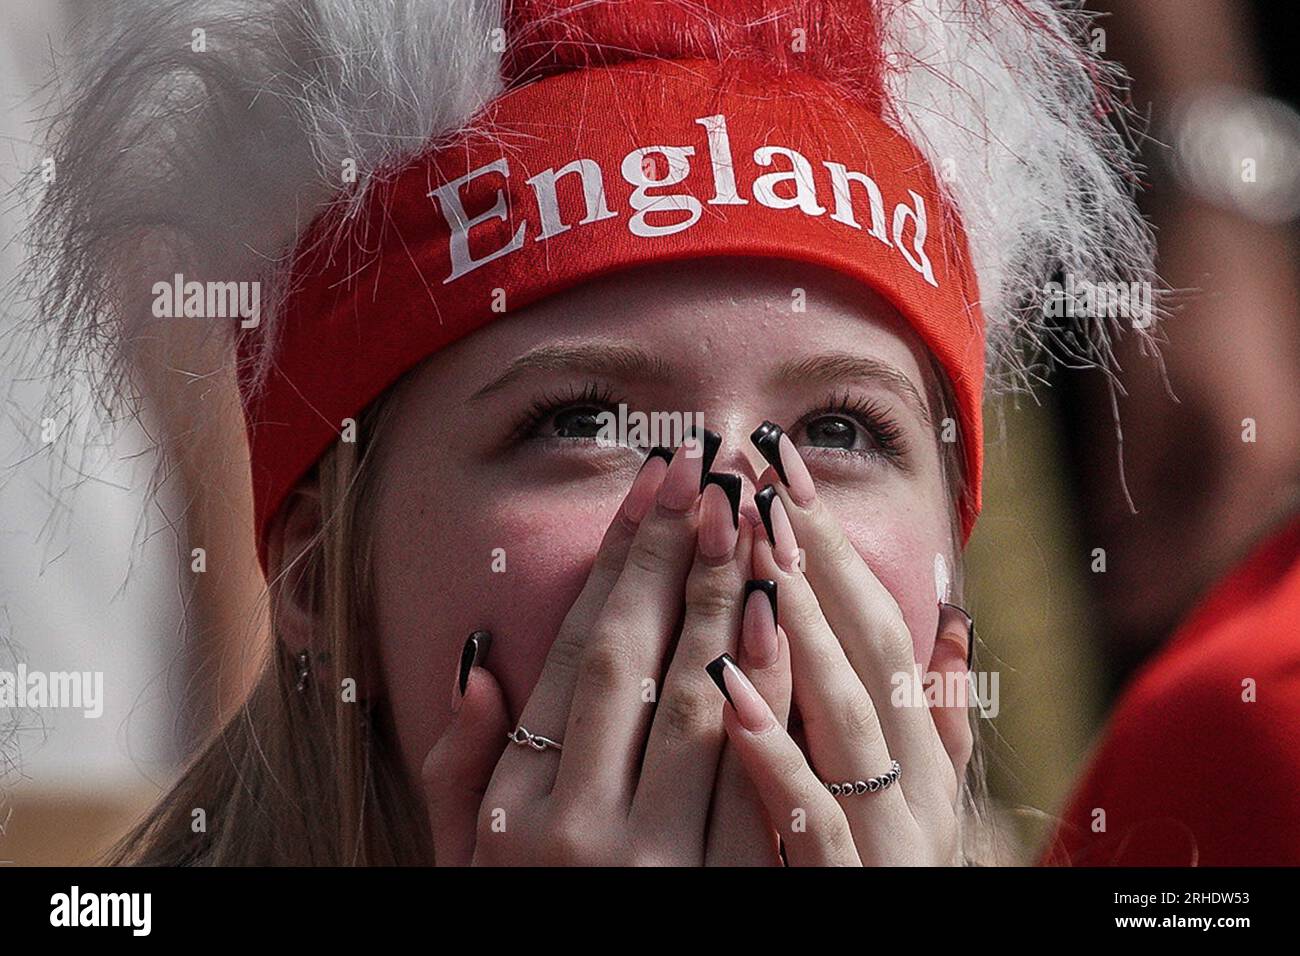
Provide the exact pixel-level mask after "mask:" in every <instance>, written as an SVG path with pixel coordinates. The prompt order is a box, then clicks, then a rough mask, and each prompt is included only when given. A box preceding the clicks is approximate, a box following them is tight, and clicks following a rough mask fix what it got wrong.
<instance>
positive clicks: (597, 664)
mask: <svg viewBox="0 0 1300 956" xmlns="http://www.w3.org/2000/svg"><path fill="white" fill-rule="evenodd" d="M633 673H634V668H633V663H632V655H631V652H630V650H629V648H628V647H627V645H626V644H624V643H623V642H622V641H621V640H620V639H618V638H616V637H613V636H612V635H609V634H608V633H601V634H599V635H595V640H594V641H593V642H592V644H591V645H590V646H589V647H587V648H586V651H585V653H583V655H582V660H581V663H580V664H579V668H578V682H579V683H580V684H582V685H584V686H586V687H590V688H592V689H593V690H595V691H597V692H612V691H615V690H618V689H620V688H623V687H625V686H626V685H627V682H628V680H629V679H630V675H632V674H633Z"/></svg>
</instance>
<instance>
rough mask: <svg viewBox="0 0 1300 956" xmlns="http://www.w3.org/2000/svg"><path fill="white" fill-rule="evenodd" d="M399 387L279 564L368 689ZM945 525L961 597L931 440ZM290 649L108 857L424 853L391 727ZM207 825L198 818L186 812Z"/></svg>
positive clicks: (318, 476)
mask: <svg viewBox="0 0 1300 956" xmlns="http://www.w3.org/2000/svg"><path fill="white" fill-rule="evenodd" d="M928 371H929V374H927V375H926V376H925V378H926V380H927V381H926V391H927V392H929V393H930V401H931V404H932V406H933V407H934V408H935V409H936V411H937V414H936V415H935V418H936V420H940V421H942V420H944V419H946V418H951V417H952V413H951V409H952V408H954V407H955V406H954V404H953V397H952V390H951V387H950V386H949V384H948V382H947V379H946V377H945V376H944V375H943V373H942V371H941V369H940V368H939V366H938V365H937V363H933V361H932V367H931V368H930V369H929V370H928ZM400 387H401V386H400V384H399V385H398V386H395V388H394V389H390V391H389V392H388V393H386V395H385V397H384V398H381V399H380V400H379V401H378V402H376V403H375V404H374V405H372V406H371V407H370V408H369V409H367V411H366V412H365V413H364V414H363V415H362V416H361V417H360V419H359V421H358V423H357V441H356V442H354V443H348V442H339V443H337V444H336V445H334V446H333V447H332V448H331V449H330V450H329V451H328V452H327V453H326V454H325V455H324V456H323V457H322V458H321V460H320V462H319V463H318V465H317V468H316V473H315V481H316V485H317V488H318V490H319V493H320V508H321V528H320V530H319V532H318V533H317V534H316V536H315V537H314V539H313V540H312V541H311V542H310V543H309V544H308V546H307V547H306V548H305V549H304V551H303V553H302V554H301V555H300V556H299V557H297V558H296V559H294V560H293V561H292V562H291V563H290V564H289V565H288V566H287V567H286V568H284V569H282V570H280V572H279V573H278V574H277V575H276V580H275V582H274V583H273V584H272V587H271V595H272V631H273V633H274V627H275V624H274V622H275V616H276V606H277V604H276V600H275V597H276V592H277V591H278V590H279V589H284V588H292V587H295V586H296V585H297V584H298V583H299V582H301V583H302V584H304V585H305V586H306V588H307V592H306V594H305V595H303V596H302V598H301V600H302V601H303V602H304V604H305V605H306V606H308V607H312V608H314V609H315V611H316V614H315V619H316V620H317V621H318V622H319V634H318V637H319V640H318V641H317V640H315V639H313V646H312V649H311V651H310V653H311V656H312V660H314V661H315V662H317V663H318V664H320V665H323V667H322V668H321V669H328V671H329V672H330V673H332V674H335V675H343V674H347V675H357V677H356V680H357V685H358V686H361V685H364V678H365V676H366V674H365V668H366V659H365V654H364V652H363V644H362V638H363V635H365V634H366V633H367V630H368V623H369V621H370V620H371V610H372V608H371V606H370V603H369V600H368V595H369V594H370V593H371V588H370V587H369V581H370V575H371V567H372V565H371V544H372V537H371V527H372V517H373V516H372V515H371V513H370V509H369V507H368V503H369V502H370V501H372V500H373V498H374V494H375V490H376V485H377V483H378V482H379V481H381V480H382V477H381V475H382V473H381V472H380V471H379V470H378V469H377V468H375V467H373V464H372V460H373V458H374V455H375V451H376V446H377V444H378V442H379V441H380V440H381V439H382V434H383V431H384V426H385V424H386V422H387V421H388V419H389V414H390V410H391V409H392V407H393V405H394V403H393V401H392V398H393V396H394V394H395V391H396V389H398V388H400ZM938 447H939V454H940V461H941V464H942V468H943V475H944V483H945V490H946V492H947V499H948V501H947V504H948V516H949V523H950V525H951V527H952V528H953V553H952V558H953V588H954V594H955V595H958V596H960V594H961V593H962V581H963V568H962V560H961V545H962V542H961V531H960V527H961V525H960V517H959V510H958V509H959V502H960V501H961V500H962V495H963V494H964V490H965V485H966V469H965V462H964V457H963V455H962V453H961V450H960V449H961V447H962V445H961V442H960V441H959V440H958V441H952V442H943V441H940V442H939V443H938ZM299 681H300V670H299V666H298V662H297V659H296V655H294V654H292V653H291V652H290V651H289V649H288V648H287V647H286V646H285V645H284V643H283V642H281V641H280V640H278V639H277V640H275V641H273V642H272V645H271V649H270V656H269V659H268V660H267V662H266V664H265V666H264V667H263V670H262V675H261V677H260V678H259V679H258V681H257V683H256V684H255V686H254V688H253V690H252V691H251V693H250V694H249V697H248V700H247V702H246V703H245V705H244V706H243V707H242V708H240V710H239V712H238V713H237V714H236V715H235V717H233V718H232V719H231V720H230V721H229V722H228V723H227V724H226V725H225V726H224V727H223V728H222V729H221V730H220V731H219V732H218V734H217V735H216V737H215V738H214V739H213V740H212V742H211V743H209V744H208V745H207V746H206V747H205V748H204V749H203V751H202V752H201V753H200V755H199V756H198V758H197V759H195V760H194V761H193V762H192V763H191V764H190V765H189V766H188V767H186V768H185V770H184V771H183V772H182V773H181V776H180V779H179V780H178V782H177V783H176V784H175V786H173V787H172V789H171V790H170V791H169V792H168V793H167V795H166V796H165V797H164V798H163V799H162V800H161V801H160V802H159V804H158V805H157V806H156V807H154V809H153V810H151V811H150V813H149V814H148V815H147V817H146V818H145V820H144V821H143V822H141V823H140V824H139V825H137V826H136V827H134V828H133V829H132V830H131V832H130V833H128V834H127V836H126V837H124V838H123V839H122V840H121V841H119V843H118V844H117V846H116V847H115V848H114V849H113V850H112V851H110V853H109V854H108V856H107V857H106V860H105V862H107V863H110V864H141V865H151V866H173V865H195V864H199V865H217V866H238V865H272V864H275V865H297V866H366V865H388V866H392V865H417V864H427V863H429V862H431V861H432V860H433V848H432V844H431V842H430V839H429V833H428V828H427V821H426V817H425V811H424V807H423V803H422V799H421V798H420V796H419V794H418V793H417V792H416V790H415V788H414V787H413V785H412V783H411V782H410V781H408V780H407V778H406V776H405V774H404V773H403V772H402V769H401V767H400V764H399V762H398V759H397V755H396V752H395V750H394V748H393V747H392V735H391V728H389V727H386V726H383V725H382V722H381V721H380V720H379V719H378V715H377V714H375V713H374V712H373V711H372V710H371V709H370V708H369V707H368V705H367V704H366V703H365V702H364V701H358V702H355V703H354V702H350V701H349V700H346V699H344V696H343V695H342V694H341V693H340V688H339V687H338V686H336V685H333V684H325V683H323V682H321V681H320V680H313V679H312V677H311V676H309V677H308V679H307V682H306V684H305V686H304V687H303V689H302V690H299ZM971 721H972V735H973V740H974V747H973V750H972V754H971V760H970V763H969V765H968V767H967V773H966V778H965V780H964V781H963V786H962V792H961V813H960V814H959V819H960V821H961V834H960V837H961V846H962V861H963V862H964V863H967V864H975V863H981V862H987V861H990V860H991V853H992V850H991V847H992V845H993V840H992V832H991V829H990V823H989V815H988V813H987V810H986V803H987V786H986V778H985V770H984V761H983V755H982V748H981V747H980V742H979V726H980V725H979V719H978V713H977V712H976V711H975V709H974V708H972V709H971ZM198 810H202V811H203V818H204V822H205V826H204V827H203V828H202V829H201V830H200V829H198V828H197V827H196V811H198Z"/></svg>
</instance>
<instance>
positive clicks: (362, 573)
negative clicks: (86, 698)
mask: <svg viewBox="0 0 1300 956" xmlns="http://www.w3.org/2000/svg"><path fill="white" fill-rule="evenodd" d="M384 407H385V403H384V402H383V401H382V400H381V401H380V402H379V403H377V404H376V405H375V406H373V407H372V408H371V409H370V410H369V411H367V412H366V414H365V415H363V416H362V417H361V420H360V421H359V422H358V441H357V442H355V443H347V442H339V443H338V444H336V445H335V446H334V447H333V448H331V449H330V450H329V451H328V452H327V453H326V454H325V455H324V456H323V457H322V458H321V460H320V462H319V463H318V465H317V468H316V475H315V478H316V482H317V485H318V487H319V491H320V500H321V516H322V518H321V528H320V531H319V533H318V534H317V535H316V537H315V539H314V540H313V541H312V542H311V543H310V544H309V546H308V547H307V548H306V549H305V551H304V553H303V554H302V555H301V556H300V557H299V558H297V559H296V560H295V562H294V563H293V564H291V565H290V566H289V567H286V568H285V569H283V570H281V572H280V573H279V574H278V575H277V579H276V581H275V582H274V583H273V585H272V587H271V589H270V596H271V600H272V627H273V633H274V621H275V617H276V611H275V608H276V592H277V591H278V589H280V588H285V587H289V586H291V584H293V583H295V582H297V581H301V582H302V583H304V584H305V585H306V587H307V594H306V595H305V596H304V598H303V599H304V600H305V601H306V602H307V604H308V606H310V607H313V608H315V609H316V611H317V614H316V620H317V621H318V624H319V626H318V628H317V632H316V633H315V634H313V635H312V646H311V648H310V654H311V660H312V661H314V662H315V664H316V665H317V666H316V668H315V670H314V671H313V672H311V673H309V676H308V678H307V680H306V682H305V684H304V685H303V686H302V689H299V682H300V669H299V666H298V661H297V655H295V654H292V653H291V652H290V651H289V649H288V648H287V647H286V646H285V645H284V643H283V642H281V641H279V640H275V641H273V642H272V644H271V647H270V651H269V659H268V660H267V661H266V663H265V665H264V666H263V668H262V673H261V676H260V677H259V679H258V680H257V683H256V684H255V685H254V687H253V689H252V691H251V692H250V694H249V696H248V700H247V701H246V703H245V704H244V706H243V707H241V708H240V710H239V712H238V713H237V714H236V715H235V716H234V717H233V718H232V719H231V720H230V721H228V722H227V723H226V725H225V726H224V727H223V728H222V729H221V730H220V731H219V732H218V733H217V735H216V736H215V738H214V739H213V740H212V741H211V742H210V743H209V744H208V745H207V746H206V747H205V748H204V749H203V750H202V752H201V753H200V754H199V756H198V757H197V758H196V759H195V760H194V761H193V762H192V763H191V764H190V765H189V766H188V767H186V768H185V769H184V771H183V772H182V773H181V776H180V779H179V781H178V782H177V783H176V784H175V786H173V787H172V789H171V790H170V791H169V792H168V793H167V795H166V796H165V797H164V798H163V799H162V800H161V801H160V802H159V804H158V805H157V806H156V807H154V809H153V810H152V811H150V813H149V814H148V816H147V817H146V818H145V820H144V821H143V822H141V823H140V824H139V825H137V826H136V827H135V828H134V829H132V831H131V832H130V833H128V834H127V836H126V837H124V838H123V839H122V840H121V841H120V842H119V843H118V844H117V846H116V847H115V848H114V849H113V850H111V851H110V852H109V854H108V856H107V857H106V860H105V862H107V863H110V864H142V865H156V866H171V865H193V864H210V865H221V866H230V865H268V864H284V865H299V866H364V865H410V864H418V863H426V862H428V861H429V860H430V859H431V858H432V850H431V849H430V844H429V839H428V831H427V825H426V822H425V817H424V811H423V809H422V806H421V804H420V801H419V799H418V798H417V796H416V794H415V793H414V791H413V790H412V789H411V787H410V785H409V784H408V782H407V780H406V779H405V777H404V775H403V774H402V772H401V768H400V766H399V764H398V761H397V758H396V755H395V754H394V753H393V751H392V750H391V748H390V746H389V743H390V740H391V735H389V734H387V733H385V732H382V731H381V730H380V728H378V727H377V726H376V723H377V720H378V715H377V714H376V713H375V712H374V711H373V710H372V709H371V708H370V706H369V705H368V704H367V703H366V702H365V701H364V700H356V701H355V702H354V701H353V700H352V699H351V698H350V697H345V695H344V694H343V693H342V692H341V688H340V686H336V685H333V684H332V683H331V684H326V683H324V682H323V681H321V680H320V679H319V677H317V672H320V671H328V672H329V673H332V674H339V675H355V680H356V685H357V686H364V683H365V680H364V678H365V676H366V675H365V668H366V660H365V655H364V654H363V646H362V641H361V639H360V636H361V635H362V634H363V633H364V632H365V628H366V622H367V621H368V619H369V616H370V607H369V604H368V601H367V595H368V594H369V593H370V589H369V588H368V587H366V586H365V582H366V581H367V580H368V578H369V575H370V548H369V542H370V535H369V523H370V522H369V518H370V515H369V509H368V508H366V507H365V503H366V502H367V501H368V500H369V499H370V498H371V496H372V494H373V491H374V483H375V481H377V480H378V476H379V473H378V471H377V470H376V469H374V468H372V467H367V465H368V462H369V459H370V457H371V454H372V453H373V450H374V441H373V439H374V437H375V436H376V435H377V433H378V431H379V430H380V428H381V427H382V422H383V420H384V419H385V417H386V416H385V412H384ZM363 436H365V437H363ZM197 811H202V815H201V817H200V815H199V814H198V813H197ZM200 819H201V820H202V822H203V826H202V827H200V826H198V821H199V820H200Z"/></svg>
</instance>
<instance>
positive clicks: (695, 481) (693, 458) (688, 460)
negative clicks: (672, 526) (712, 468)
mask: <svg viewBox="0 0 1300 956" xmlns="http://www.w3.org/2000/svg"><path fill="white" fill-rule="evenodd" d="M703 467H705V466H704V462H703V459H702V456H701V455H700V453H699V451H698V450H695V449H694V448H693V447H692V446H691V445H690V444H689V443H684V444H682V445H681V446H680V447H679V448H678V449H677V451H676V452H675V453H674V454H673V460H672V462H671V463H670V464H669V465H668V474H667V476H665V478H664V483H663V484H662V485H660V486H659V504H660V506H661V507H664V508H666V509H668V510H669V511H685V510H686V509H687V508H689V507H690V506H691V504H692V503H694V501H695V499H696V498H698V497H699V495H700V492H702V491H703V490H704V476H705V474H707V472H706V471H704V470H702V469H703Z"/></svg>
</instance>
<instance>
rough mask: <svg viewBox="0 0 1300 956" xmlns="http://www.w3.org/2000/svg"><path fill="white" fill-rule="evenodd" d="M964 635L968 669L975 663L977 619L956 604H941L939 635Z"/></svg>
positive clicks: (942, 602)
mask: <svg viewBox="0 0 1300 956" xmlns="http://www.w3.org/2000/svg"><path fill="white" fill-rule="evenodd" d="M954 633H957V634H962V635H965V638H966V669H967V670H970V668H971V664H973V663H974V662H975V619H974V618H972V617H971V616H970V615H969V614H968V613H966V609H965V608H962V607H958V606H957V605H956V604H948V603H947V602H945V601H940V602H939V635H940V636H941V637H944V636H948V635H951V634H954Z"/></svg>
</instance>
